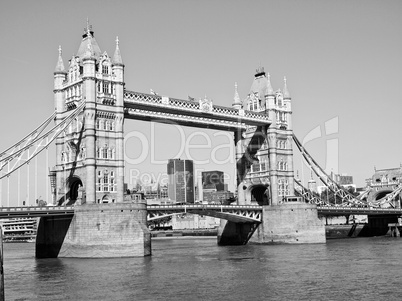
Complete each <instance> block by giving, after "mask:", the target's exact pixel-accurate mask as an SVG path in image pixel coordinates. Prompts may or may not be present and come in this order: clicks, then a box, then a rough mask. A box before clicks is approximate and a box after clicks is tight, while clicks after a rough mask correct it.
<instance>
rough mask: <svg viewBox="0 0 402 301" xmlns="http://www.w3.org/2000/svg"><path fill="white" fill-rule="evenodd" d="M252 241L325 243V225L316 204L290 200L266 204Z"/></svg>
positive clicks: (262, 242)
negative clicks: (282, 202) (272, 204)
mask: <svg viewBox="0 0 402 301" xmlns="http://www.w3.org/2000/svg"><path fill="white" fill-rule="evenodd" d="M250 243H256V244H277V243H287V244H301V243H304V244H305V243H325V226H324V224H323V223H322V221H320V220H319V218H318V215H317V207H316V205H312V204H307V203H301V202H289V203H284V204H280V205H274V206H264V207H263V211H262V223H261V224H260V226H259V227H258V228H257V230H256V231H255V233H254V235H253V236H252V237H251V238H250Z"/></svg>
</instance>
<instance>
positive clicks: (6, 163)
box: [0, 102, 85, 180]
mask: <svg viewBox="0 0 402 301" xmlns="http://www.w3.org/2000/svg"><path fill="white" fill-rule="evenodd" d="M84 107H85V103H84V102H83V103H82V104H81V105H80V106H79V107H77V108H76V109H75V110H74V111H72V112H71V113H70V114H69V115H68V116H67V117H66V118H64V119H63V120H61V121H60V123H59V124H57V125H55V126H54V127H52V128H51V129H50V130H48V131H47V132H45V133H44V134H42V133H43V132H44V131H45V129H46V127H47V126H48V125H49V123H50V122H51V121H52V119H53V118H54V116H55V114H52V116H51V117H49V118H48V119H47V120H46V121H45V122H43V123H42V124H41V125H40V126H39V127H37V128H36V129H35V130H34V131H33V132H31V133H30V134H28V135H27V136H25V137H24V138H23V139H21V140H20V141H18V142H17V143H15V144H14V145H13V146H11V147H9V148H8V149H6V150H5V151H3V152H2V153H1V154H0V180H1V179H3V178H5V177H8V176H10V174H12V173H13V172H14V171H16V170H17V169H19V168H20V167H22V166H23V165H26V164H27V165H29V162H30V161H31V160H32V159H33V158H35V157H36V156H37V155H38V154H39V153H41V152H42V151H43V150H45V149H47V148H48V147H49V145H50V143H52V141H53V140H54V139H56V137H58V136H59V135H60V134H61V133H62V132H63V131H65V130H66V128H67V127H68V126H69V125H70V123H71V122H72V121H73V120H74V119H75V118H76V117H77V116H78V115H79V114H80V113H81V112H82V111H83V109H84ZM41 134H42V135H41ZM30 149H32V151H30ZM5 167H6V168H5ZM3 169H4V170H3Z"/></svg>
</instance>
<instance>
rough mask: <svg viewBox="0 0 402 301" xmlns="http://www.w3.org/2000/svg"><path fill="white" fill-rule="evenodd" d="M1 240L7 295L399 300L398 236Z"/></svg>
mask: <svg viewBox="0 0 402 301" xmlns="http://www.w3.org/2000/svg"><path fill="white" fill-rule="evenodd" d="M34 248H35V244H34V243H8V244H4V273H5V295H6V300H41V301H42V300H52V301H53V300H342V301H345V300H401V299H402V288H401V285H402V281H401V280H402V259H401V253H402V239H400V238H399V239H398V238H390V237H375V238H354V239H339V240H328V241H327V243H326V244H319V245H246V246H231V247H218V246H217V244H216V238H214V237H209V238H195V237H194V238H192V237H190V238H188V237H186V238H156V239H153V240H152V248H153V255H152V256H149V257H145V258H123V259H121V258H119V259H69V258H60V259H35V258H34V253H35V252H34Z"/></svg>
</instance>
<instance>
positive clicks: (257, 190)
mask: <svg viewBox="0 0 402 301" xmlns="http://www.w3.org/2000/svg"><path fill="white" fill-rule="evenodd" d="M269 198H270V193H269V185H267V184H253V185H250V186H249V187H247V189H246V200H247V201H249V202H250V203H251V204H253V203H257V204H258V205H260V206H263V205H269V203H270V202H269Z"/></svg>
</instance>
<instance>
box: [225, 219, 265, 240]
mask: <svg viewBox="0 0 402 301" xmlns="http://www.w3.org/2000/svg"><path fill="white" fill-rule="evenodd" d="M257 227H258V224H256V223H234V222H231V221H227V220H222V221H221V225H220V227H219V229H218V245H220V246H237V245H245V244H247V242H248V240H249V239H250V237H251V236H252V235H253V233H254V231H255V229H256V228H257Z"/></svg>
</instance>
